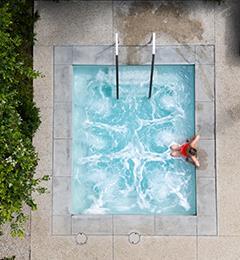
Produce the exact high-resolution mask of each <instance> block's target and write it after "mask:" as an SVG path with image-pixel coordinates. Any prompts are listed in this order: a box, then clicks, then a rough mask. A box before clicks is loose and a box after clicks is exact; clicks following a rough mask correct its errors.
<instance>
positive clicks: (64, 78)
mask: <svg viewBox="0 0 240 260" xmlns="http://www.w3.org/2000/svg"><path fill="white" fill-rule="evenodd" d="M56 57H58V56H56ZM54 69H55V82H54V83H55V84H54V101H55V102H71V100H72V81H71V80H72V78H73V76H72V74H73V70H72V66H70V65H58V64H57V65H55V68H54Z"/></svg>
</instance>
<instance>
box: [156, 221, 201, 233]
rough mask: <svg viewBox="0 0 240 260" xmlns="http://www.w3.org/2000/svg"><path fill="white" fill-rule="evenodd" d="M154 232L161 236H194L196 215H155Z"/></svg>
mask: <svg viewBox="0 0 240 260" xmlns="http://www.w3.org/2000/svg"><path fill="white" fill-rule="evenodd" d="M155 219H156V220H155V221H156V228H155V234H156V235H161V236H194V235H196V234H197V218H196V216H155Z"/></svg>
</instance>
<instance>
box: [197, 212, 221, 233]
mask: <svg viewBox="0 0 240 260" xmlns="http://www.w3.org/2000/svg"><path fill="white" fill-rule="evenodd" d="M197 235H198V236H216V235H217V221H216V216H215V215H214V216H198V218H197Z"/></svg>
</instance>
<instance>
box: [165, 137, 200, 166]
mask: <svg viewBox="0 0 240 260" xmlns="http://www.w3.org/2000/svg"><path fill="white" fill-rule="evenodd" d="M199 138H200V136H199V135H196V136H194V137H193V138H192V139H191V140H187V142H186V143H185V144H182V145H178V144H174V145H172V146H171V147H170V148H171V150H172V152H171V156H173V157H180V156H182V157H184V158H186V161H188V162H191V163H192V164H194V165H195V166H197V167H199V166H200V164H199V161H198V159H197V149H196V146H197V142H198V141H199Z"/></svg>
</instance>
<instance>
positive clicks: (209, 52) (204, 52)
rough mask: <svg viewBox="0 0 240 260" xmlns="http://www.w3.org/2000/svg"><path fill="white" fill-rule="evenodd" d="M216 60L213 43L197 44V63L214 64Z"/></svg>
mask: <svg viewBox="0 0 240 260" xmlns="http://www.w3.org/2000/svg"><path fill="white" fill-rule="evenodd" d="M214 62H215V55H214V46H213V45H197V46H196V63H197V64H208V65H213V64H214Z"/></svg>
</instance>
